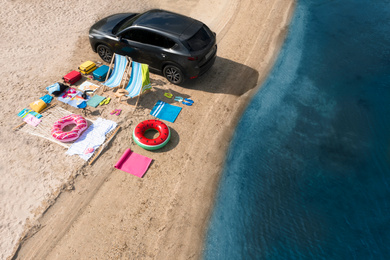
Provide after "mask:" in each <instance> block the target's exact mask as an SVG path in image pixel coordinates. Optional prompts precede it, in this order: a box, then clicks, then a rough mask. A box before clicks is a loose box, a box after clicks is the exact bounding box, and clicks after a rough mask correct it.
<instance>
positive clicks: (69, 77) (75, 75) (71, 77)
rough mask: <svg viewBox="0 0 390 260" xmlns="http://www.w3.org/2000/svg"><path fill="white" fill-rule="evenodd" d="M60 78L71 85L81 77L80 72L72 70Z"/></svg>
mask: <svg viewBox="0 0 390 260" xmlns="http://www.w3.org/2000/svg"><path fill="white" fill-rule="evenodd" d="M62 79H63V80H64V81H65V83H68V84H70V85H73V84H75V83H76V82H77V81H79V80H80V79H81V73H80V72H78V71H75V70H73V71H71V72H69V73H68V74H66V75H65V76H64V77H63V78H62Z"/></svg>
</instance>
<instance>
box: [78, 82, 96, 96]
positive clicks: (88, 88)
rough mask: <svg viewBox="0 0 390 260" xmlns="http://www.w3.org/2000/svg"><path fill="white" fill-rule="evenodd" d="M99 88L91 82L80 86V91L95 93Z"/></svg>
mask: <svg viewBox="0 0 390 260" xmlns="http://www.w3.org/2000/svg"><path fill="white" fill-rule="evenodd" d="M98 88H99V86H98V85H96V84H93V83H92V82H89V81H84V82H83V84H81V85H80V86H79V90H81V91H83V92H84V91H88V92H91V93H93V92H95V91H96V90H97V89H98Z"/></svg>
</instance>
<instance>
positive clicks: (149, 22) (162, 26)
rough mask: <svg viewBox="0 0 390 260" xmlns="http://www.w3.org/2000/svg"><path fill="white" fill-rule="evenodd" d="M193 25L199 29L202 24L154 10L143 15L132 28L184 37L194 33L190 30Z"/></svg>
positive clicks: (189, 18) (171, 13)
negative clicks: (154, 30) (144, 28)
mask: <svg viewBox="0 0 390 260" xmlns="http://www.w3.org/2000/svg"><path fill="white" fill-rule="evenodd" d="M191 25H196V26H195V27H197V28H199V27H200V26H202V23H201V22H199V21H197V20H195V19H193V18H191V17H187V16H184V15H181V14H177V13H173V12H169V11H165V10H160V9H154V10H150V11H147V12H145V13H143V14H141V15H140V16H139V17H138V18H137V19H136V20H135V21H134V23H133V25H132V26H141V27H146V28H153V29H156V30H159V31H164V32H166V33H169V34H172V35H176V36H181V37H183V36H186V34H191V33H192V34H193V33H194V32H193V30H191V29H189V28H190V26H191ZM191 36H192V35H191Z"/></svg>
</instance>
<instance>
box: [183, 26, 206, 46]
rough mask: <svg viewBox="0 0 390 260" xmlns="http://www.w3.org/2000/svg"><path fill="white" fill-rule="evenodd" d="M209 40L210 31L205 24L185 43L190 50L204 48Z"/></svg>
mask: <svg viewBox="0 0 390 260" xmlns="http://www.w3.org/2000/svg"><path fill="white" fill-rule="evenodd" d="M210 42H211V32H210V30H209V29H208V28H207V27H206V26H202V28H200V30H199V31H197V32H196V33H195V34H194V35H193V36H192V37H191V38H189V39H188V40H187V44H188V46H189V47H190V50H191V51H199V50H202V49H204V48H205V47H206V46H207V45H208V44H209V43H210Z"/></svg>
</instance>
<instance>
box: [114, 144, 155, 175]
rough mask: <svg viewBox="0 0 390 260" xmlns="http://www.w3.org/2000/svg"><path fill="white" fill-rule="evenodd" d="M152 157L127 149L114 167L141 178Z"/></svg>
mask: <svg viewBox="0 0 390 260" xmlns="http://www.w3.org/2000/svg"><path fill="white" fill-rule="evenodd" d="M151 162H152V159H150V158H148V157H145V156H143V155H140V154H137V153H135V152H132V151H131V150H130V149H127V150H126V151H125V152H124V153H123V155H122V156H121V158H120V159H119V160H118V162H117V163H116V164H115V165H114V167H115V168H116V169H118V170H121V171H124V172H127V173H130V174H133V175H135V176H137V177H140V178H142V177H143V176H144V174H145V173H146V171H147V170H148V168H149V165H150V163H151Z"/></svg>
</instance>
